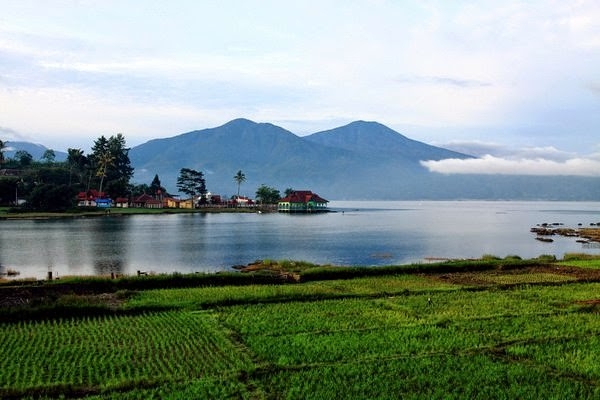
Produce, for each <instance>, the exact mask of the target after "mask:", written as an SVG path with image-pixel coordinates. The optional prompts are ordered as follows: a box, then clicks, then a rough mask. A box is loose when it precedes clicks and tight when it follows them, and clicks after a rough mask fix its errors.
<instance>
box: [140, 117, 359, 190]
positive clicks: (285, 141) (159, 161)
mask: <svg viewBox="0 0 600 400" xmlns="http://www.w3.org/2000/svg"><path fill="white" fill-rule="evenodd" d="M129 157H130V160H131V163H132V165H133V166H134V167H135V169H136V170H135V180H136V181H137V182H144V183H145V182H150V181H151V180H152V178H153V177H154V174H158V175H159V177H160V179H161V182H162V184H163V186H165V187H166V188H167V189H168V190H169V191H172V192H176V191H177V188H176V186H175V182H176V180H177V176H178V175H179V170H180V169H181V168H192V169H196V170H198V171H202V172H204V174H205V177H206V181H207V187H208V189H209V190H210V191H211V192H213V193H219V194H221V195H226V196H230V195H233V194H235V193H237V185H236V184H235V182H234V180H233V176H234V175H235V173H236V172H237V171H238V170H242V171H243V172H244V174H245V175H246V178H247V180H246V182H245V183H243V184H242V190H241V192H240V194H242V193H243V194H246V195H249V196H254V192H255V191H256V188H257V187H258V186H260V185H261V184H266V185H268V186H272V187H276V188H278V189H279V190H281V191H282V192H283V190H285V189H286V188H287V187H293V188H296V189H300V188H306V187H308V188H314V189H313V190H316V188H318V187H321V188H323V187H325V185H326V183H327V181H328V178H327V177H326V172H327V171H331V170H332V169H336V170H338V169H341V170H342V171H338V172H340V173H341V175H346V173H344V172H343V171H344V170H349V169H350V168H351V167H352V166H353V165H354V163H355V159H354V157H355V154H353V153H352V152H350V151H347V150H344V149H336V148H329V147H327V146H322V145H319V144H315V143H311V142H310V141H307V140H304V139H302V138H300V137H298V136H296V135H294V134H293V133H291V132H289V131H287V130H285V129H283V128H280V127H278V126H275V125H273V124H268V123H255V122H252V121H249V120H246V119H236V120H233V121H231V122H228V123H227V124H225V125H223V126H220V127H217V128H210V129H204V130H199V131H192V132H188V133H184V134H181V135H178V136H175V137H172V138H167V139H157V140H151V141H149V142H147V143H145V144H142V145H139V146H136V147H134V148H132V149H131V150H130V152H129Z"/></svg>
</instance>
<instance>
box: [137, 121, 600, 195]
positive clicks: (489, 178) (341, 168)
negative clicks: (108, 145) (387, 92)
mask: <svg viewBox="0 0 600 400" xmlns="http://www.w3.org/2000/svg"><path fill="white" fill-rule="evenodd" d="M129 157H130V159H131V162H132V166H133V167H134V168H135V176H134V181H135V182H137V183H147V184H150V182H151V181H152V179H153V177H154V175H155V174H158V175H159V178H160V179H161V183H162V185H163V186H165V187H166V188H167V190H169V191H170V192H172V193H176V192H177V187H176V180H177V176H178V175H179V170H180V169H181V168H192V169H195V170H198V171H202V172H204V174H205V177H206V183H207V188H208V190H210V191H211V192H212V193H217V194H220V195H221V196H223V197H229V196H231V195H233V194H236V193H237V184H236V183H235V181H234V179H233V176H234V175H235V174H236V172H237V171H238V170H242V171H243V172H244V174H245V175H246V178H247V180H246V182H244V183H243V184H242V186H241V190H240V194H242V195H246V196H250V197H254V194H255V192H256V189H257V188H258V187H259V186H260V185H261V184H265V185H268V186H271V187H274V188H276V189H279V190H280V191H281V192H282V193H283V191H284V190H285V189H286V188H294V189H298V190H301V189H308V190H312V191H314V192H316V193H318V194H319V195H321V196H322V197H324V198H326V199H329V200H456V199H483V200H597V199H598V198H600V185H599V184H598V179H597V178H587V177H573V176H551V177H550V176H542V177H540V176H525V175H523V176H509V175H483V174H482V175H476V174H473V175H443V174H437V173H431V172H429V171H428V170H427V169H426V168H424V167H423V166H422V165H421V164H420V161H421V160H440V159H445V158H471V156H469V155H466V154H461V153H457V152H454V151H450V150H448V149H443V148H440V147H435V146H431V145H428V144H425V143H421V142H418V141H415V140H412V139H409V138H407V137H405V136H403V135H401V134H400V133H398V132H396V131H394V130H392V129H390V128H388V127H386V126H384V125H382V124H379V123H377V122H365V121H356V122H352V123H350V124H348V125H345V126H342V127H339V128H335V129H331V130H327V131H323V132H317V133H314V134H312V135H309V136H304V137H299V136H296V135H295V134H293V133H292V132H290V131H287V130H285V129H283V128H281V127H278V126H276V125H273V124H269V123H256V122H252V121H250V120H247V119H236V120H233V121H230V122H228V123H226V124H225V125H223V126H219V127H216V128H209V129H203V130H197V131H192V132H188V133H184V134H181V135H177V136H174V137H170V138H164V139H156V140H151V141H149V142H147V143H144V144H142V145H139V146H136V147H133V148H132V149H131V150H130V152H129Z"/></svg>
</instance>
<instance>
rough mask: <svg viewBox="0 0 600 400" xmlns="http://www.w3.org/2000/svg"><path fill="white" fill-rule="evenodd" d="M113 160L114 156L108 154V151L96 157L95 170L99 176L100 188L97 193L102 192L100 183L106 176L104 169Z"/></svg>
mask: <svg viewBox="0 0 600 400" xmlns="http://www.w3.org/2000/svg"><path fill="white" fill-rule="evenodd" d="M114 161H115V157H114V156H113V155H112V154H110V152H108V151H107V152H105V153H103V154H102V155H101V156H100V158H99V159H98V171H97V172H96V176H99V177H100V190H98V192H99V193H102V184H103V183H104V177H105V176H106V170H107V169H108V166H109V165H112V164H113V163H114Z"/></svg>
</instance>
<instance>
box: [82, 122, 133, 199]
mask: <svg viewBox="0 0 600 400" xmlns="http://www.w3.org/2000/svg"><path fill="white" fill-rule="evenodd" d="M88 161H89V164H88V165H89V178H90V179H91V180H92V181H93V183H94V185H93V186H96V187H98V190H99V191H105V192H106V193H107V194H108V196H109V197H112V198H116V197H122V196H125V195H126V194H127V188H128V185H129V180H130V179H131V177H132V176H133V167H132V166H131V161H130V160H129V149H128V148H127V147H126V144H125V137H124V136H123V135H122V134H120V133H118V134H117V135H114V136H111V137H110V138H108V139H107V138H106V137H104V136H101V137H99V138H98V139H97V140H96V141H95V142H94V146H93V147H92V154H91V155H90V156H89V157H88Z"/></svg>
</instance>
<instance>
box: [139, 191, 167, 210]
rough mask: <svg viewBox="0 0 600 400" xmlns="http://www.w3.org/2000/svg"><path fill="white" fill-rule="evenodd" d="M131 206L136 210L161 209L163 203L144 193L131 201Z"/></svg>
mask: <svg viewBox="0 0 600 400" xmlns="http://www.w3.org/2000/svg"><path fill="white" fill-rule="evenodd" d="M131 206H132V207H136V208H163V203H162V201H160V200H157V199H155V198H154V197H152V196H150V195H149V194H146V193H144V194H142V195H140V196H138V197H136V198H135V199H133V201H132V202H131Z"/></svg>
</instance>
